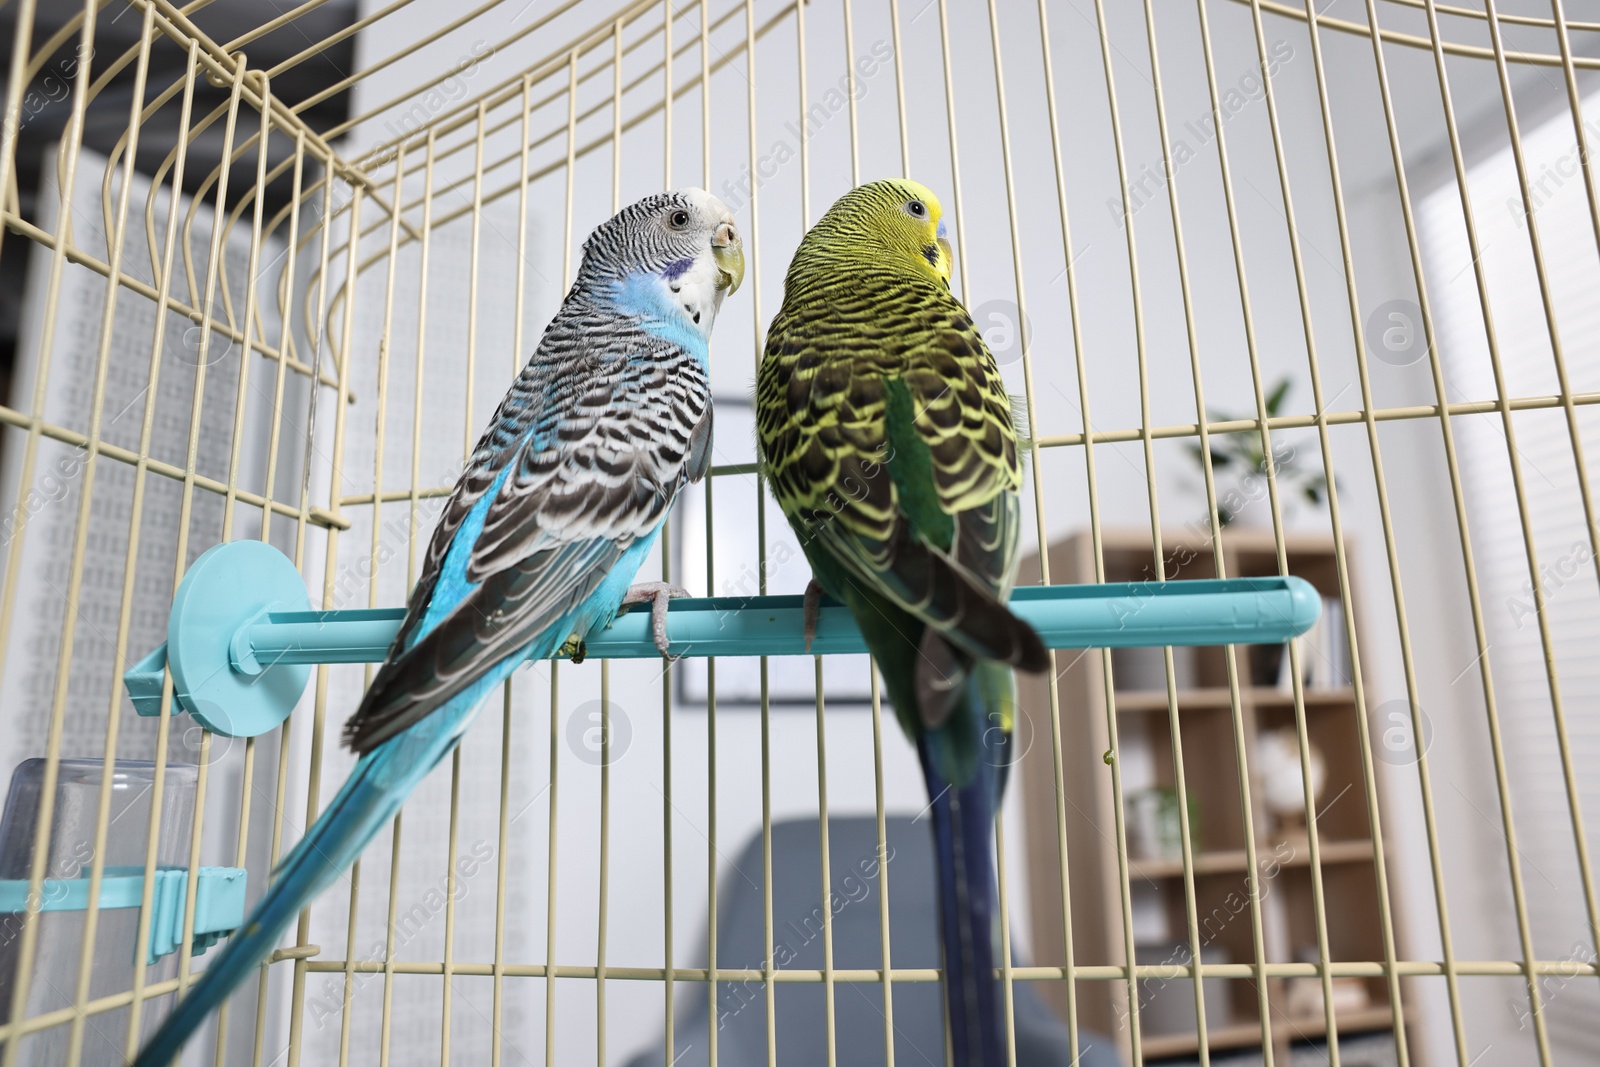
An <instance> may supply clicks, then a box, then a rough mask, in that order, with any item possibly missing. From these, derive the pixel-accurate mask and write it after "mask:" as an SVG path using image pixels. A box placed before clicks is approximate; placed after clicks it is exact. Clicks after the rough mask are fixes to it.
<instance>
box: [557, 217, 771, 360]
mask: <svg viewBox="0 0 1600 1067" xmlns="http://www.w3.org/2000/svg"><path fill="white" fill-rule="evenodd" d="M743 279H744V243H743V242H742V241H741V240H740V238H739V231H738V230H737V229H736V228H735V227H734V224H733V214H732V212H730V211H729V210H728V208H727V205H725V204H723V202H722V201H721V200H718V199H717V198H716V197H714V196H712V195H711V194H710V193H708V192H706V191H705V190H704V189H677V190H674V191H672V192H669V193H656V194H655V195H653V196H647V197H645V198H644V199H643V200H640V201H637V202H636V203H633V204H629V205H628V206H627V207H625V208H623V209H622V210H621V211H619V212H617V213H616V214H615V215H613V216H611V218H609V219H607V220H606V221H605V222H602V223H601V224H600V225H599V226H597V227H595V230H594V233H592V234H590V235H589V239H588V240H587V241H585V242H584V243H583V265H582V266H581V267H579V269H578V278H577V282H576V284H575V285H574V289H587V290H590V291H593V292H596V293H600V292H608V291H610V292H615V291H617V289H618V287H626V288H627V289H628V293H627V294H626V295H627V300H626V302H628V303H630V304H631V303H634V302H637V301H639V300H641V299H648V300H649V301H656V300H659V301H660V302H661V303H662V304H663V305H664V306H665V305H671V304H681V305H682V308H683V312H684V313H685V314H687V315H689V316H690V317H692V319H693V321H694V323H695V325H696V326H698V327H700V328H701V330H702V332H704V333H706V334H709V333H710V326H711V321H712V319H713V318H715V316H716V312H717V309H718V308H720V307H721V305H722V298H723V297H724V296H726V295H727V294H729V293H731V292H733V291H735V290H736V289H738V288H739V283H740V282H741V281H742V280H743ZM641 286H642V287H643V288H641ZM644 290H648V293H646V292H645V291H644Z"/></svg>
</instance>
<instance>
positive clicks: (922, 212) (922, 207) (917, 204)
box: [906, 200, 928, 219]
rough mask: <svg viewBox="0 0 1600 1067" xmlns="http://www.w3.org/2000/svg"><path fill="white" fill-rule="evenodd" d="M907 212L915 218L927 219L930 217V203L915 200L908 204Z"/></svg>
mask: <svg viewBox="0 0 1600 1067" xmlns="http://www.w3.org/2000/svg"><path fill="white" fill-rule="evenodd" d="M906 212H907V214H909V215H910V216H911V217H912V218H914V219H925V218H927V217H928V205H926V204H924V203H923V202H922V201H921V200H913V201H911V202H910V203H908V204H906Z"/></svg>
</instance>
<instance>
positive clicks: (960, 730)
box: [917, 663, 1011, 1067]
mask: <svg viewBox="0 0 1600 1067" xmlns="http://www.w3.org/2000/svg"><path fill="white" fill-rule="evenodd" d="M963 688H964V689H965V691H966V693H965V695H966V697H967V702H968V707H967V708H965V709H963V711H965V712H970V713H971V714H956V715H953V716H951V718H950V719H949V721H948V722H947V723H946V724H945V726H943V727H942V728H940V729H937V730H929V731H927V732H926V733H924V734H923V735H922V739H921V742H920V743H919V745H918V746H917V747H918V752H919V755H920V756H921V758H922V773H923V777H924V778H925V779H926V780H927V784H928V796H929V799H930V800H931V801H932V804H931V806H930V807H931V811H932V815H933V836H934V851H935V855H936V856H937V860H938V876H939V931H940V940H941V943H942V945H943V949H944V994H945V1013H946V1015H947V1017H948V1018H949V1020H950V1028H949V1034H950V1048H951V1062H952V1063H953V1064H954V1065H955V1067H1001V1065H1003V1064H1004V1063H1005V1062H1006V1057H1005V1025H1004V1018H1003V1015H1002V1010H1003V1009H1002V1005H1001V1000H1000V984H999V982H998V981H997V980H996V978H995V962H996V956H997V950H996V945H997V943H998V935H999V908H998V906H997V902H996V899H995V872H994V819H995V812H996V811H997V810H998V807H999V802H1000V797H1001V795H1002V792H1003V790H1004V788H1005V778H1006V767H1007V764H1008V762H1009V759H1008V755H1009V749H1010V740H1011V735H1010V732H1009V730H1006V729H1001V728H999V724H1000V721H1001V717H1002V716H1004V717H1005V721H1006V722H1007V723H1009V716H1010V708H1009V707H1007V706H1006V703H1009V701H1010V688H1011V672H1010V671H1009V670H1007V669H1006V668H1004V667H1001V666H999V665H996V664H992V663H982V664H978V665H976V666H975V667H974V668H973V669H972V671H971V673H970V674H969V675H968V676H967V678H966V680H965V684H964V686H963ZM1002 702H1005V703H1002ZM955 768H966V769H968V770H969V772H970V773H969V774H968V775H967V776H966V778H965V781H964V782H963V783H962V784H959V785H957V784H955V783H954V781H953V780H952V779H951V778H950V777H949V776H948V775H947V773H946V771H947V770H948V769H955Z"/></svg>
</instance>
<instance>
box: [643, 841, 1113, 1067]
mask: <svg viewBox="0 0 1600 1067" xmlns="http://www.w3.org/2000/svg"><path fill="white" fill-rule="evenodd" d="M877 839H878V838H877V824H876V820H874V819H872V818H870V817H869V818H837V817H836V818H833V819H831V820H830V821H829V834H828V841H829V853H830V859H831V870H830V872H829V873H830V875H831V880H832V886H831V888H832V896H831V901H832V904H831V907H832V910H833V913H834V915H833V965H834V967H835V968H836V969H840V970H845V969H862V968H877V967H880V966H882V963H883V954H882V949H881V947H880V944H881V942H880V940H879V936H878V935H879V929H880V927H879V907H880V898H879V896H878V879H877V877H876V873H877ZM887 842H888V853H887V855H888V861H887V867H888V872H889V879H888V880H889V911H890V923H889V929H890V947H891V949H892V954H891V963H892V964H893V966H894V967H895V968H901V967H918V968H921V967H937V966H939V935H938V901H937V887H936V884H935V880H934V856H933V839H932V835H931V832H930V828H929V825H928V823H927V821H926V820H923V821H921V822H913V821H912V820H911V819H908V818H894V819H890V820H888V837H887ZM821 851H822V850H821V847H820V841H819V840H818V834H817V822H816V820H815V819H801V820H796V821H791V822H782V823H774V824H773V827H772V877H773V893H772V922H773V953H772V955H773V961H774V964H775V966H776V967H778V968H780V969H781V968H784V967H789V968H800V969H818V970H819V969H821V967H822V949H823V938H822V914H823V911H822V874H821V861H820V857H821ZM761 882H762V864H761V837H760V835H759V834H757V835H756V836H755V837H754V838H753V839H752V840H751V841H750V842H749V843H748V844H747V845H746V846H745V848H744V851H743V852H742V853H741V854H740V856H739V858H738V860H737V861H735V863H734V864H733V866H732V868H731V869H730V870H728V871H726V872H724V874H723V876H722V879H721V882H720V885H719V886H718V898H717V917H718V923H717V966H718V967H719V968H739V969H745V968H748V969H754V970H759V969H760V968H761V966H762V963H763V961H764V960H765V958H766V950H765V948H764V938H763V929H764V922H763V920H764V914H763V906H762V890H761ZM703 958H704V957H703V955H702V956H701V959H702V960H703ZM678 989H679V990H680V991H681V992H680V993H679V997H678V1005H679V1011H678V1018H677V1023H676V1026H675V1028H674V1035H673V1044H674V1045H675V1046H676V1047H675V1048H674V1050H673V1051H674V1054H675V1056H676V1058H675V1059H673V1060H672V1063H673V1065H674V1067H697V1065H704V1064H706V1063H707V1049H708V1045H709V1042H708V1040H707V1035H708V1033H709V1027H710V1021H709V1020H708V1018H707V1012H706V987H705V986H704V985H702V984H700V983H683V984H680V985H679V986H678ZM1013 989H1014V997H1013V1003H1014V1009H1015V1019H1016V1040H1017V1064H1018V1067H1069V1065H1072V1064H1073V1062H1074V1061H1073V1057H1072V1052H1071V1043H1070V1041H1069V1040H1068V1037H1067V1028H1066V1025H1065V1024H1064V1023H1063V1022H1061V1021H1060V1020H1059V1019H1057V1018H1056V1016H1055V1015H1054V1014H1053V1013H1052V1012H1051V1011H1050V1010H1049V1009H1048V1008H1047V1007H1046V1006H1045V1004H1044V1002H1043V1000H1041V999H1040V997H1039V994H1038V992H1037V991H1036V990H1035V989H1034V988H1033V983H1031V982H1017V983H1015V985H1014V986H1013ZM774 1001H775V1017H776V1019H777V1024H776V1025H777V1042H776V1043H777V1049H778V1064H779V1065H780V1067H820V1065H822V1064H825V1063H827V1029H826V1014H825V1011H826V1008H825V1002H824V993H823V988H822V986H821V984H820V983H815V982H797V983H789V982H777V983H774ZM717 1019H718V1023H717V1027H718V1028H717V1062H718V1064H719V1065H721V1067H762V1065H765V1064H766V1062H767V1008H766V992H765V989H764V987H763V986H762V983H761V982H760V981H751V982H748V983H747V982H743V981H733V982H727V981H723V982H719V983H718V984H717ZM834 1024H835V1030H834V1033H835V1045H834V1048H835V1050H836V1054H837V1062H838V1064H839V1067H881V1065H882V1064H883V1063H884V1040H883V1026H884V1016H883V988H882V986H881V985H879V984H877V983H857V982H840V983H838V984H837V985H836V986H835V987H834ZM894 1030H895V1050H894V1058H895V1064H896V1065H897V1067H944V1062H945V1058H944V998H943V995H942V992H941V989H940V986H939V985H938V984H937V983H934V982H903V983H897V984H896V985H895V986H894ZM1078 1037H1079V1044H1080V1045H1081V1047H1082V1049H1083V1054H1082V1056H1081V1057H1079V1058H1078V1059H1077V1061H1076V1067H1121V1058H1120V1057H1119V1056H1118V1055H1117V1052H1116V1050H1115V1047H1114V1046H1113V1045H1112V1043H1111V1042H1110V1041H1109V1040H1107V1039H1106V1038H1105V1037H1103V1036H1101V1035H1099V1034H1094V1033H1090V1032H1088V1031H1080V1033H1079V1035H1078ZM663 1045H664V1042H663V1043H658V1044H657V1045H656V1046H655V1048H653V1049H649V1050H647V1051H645V1052H644V1053H641V1054H640V1055H639V1056H636V1057H635V1058H634V1059H633V1060H632V1061H631V1062H630V1063H629V1064H628V1067H661V1065H663V1064H665V1063H666V1062H667V1059H668V1057H667V1056H666V1055H665V1048H664V1047H663Z"/></svg>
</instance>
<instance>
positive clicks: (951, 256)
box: [936, 219, 956, 281]
mask: <svg viewBox="0 0 1600 1067" xmlns="http://www.w3.org/2000/svg"><path fill="white" fill-rule="evenodd" d="M936 239H937V240H938V242H939V251H940V252H941V253H943V255H944V271H943V274H944V280H945V281H949V280H950V274H951V272H952V271H954V270H955V265H956V253H955V250H954V249H953V248H951V247H950V231H949V230H947V229H945V225H944V220H943V219H940V220H939V236H938V237H937V238H936Z"/></svg>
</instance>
